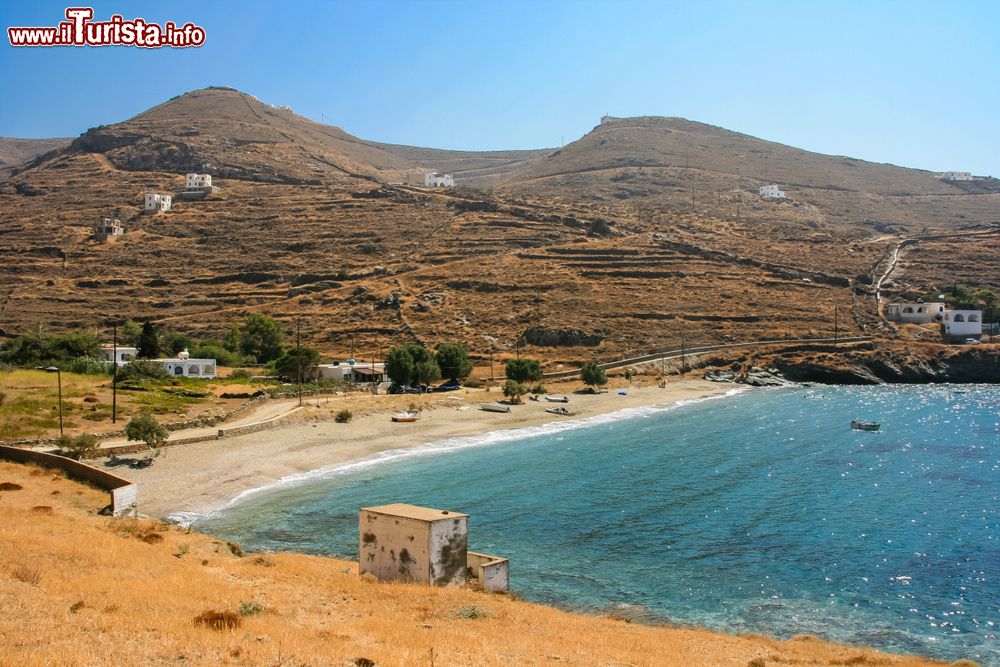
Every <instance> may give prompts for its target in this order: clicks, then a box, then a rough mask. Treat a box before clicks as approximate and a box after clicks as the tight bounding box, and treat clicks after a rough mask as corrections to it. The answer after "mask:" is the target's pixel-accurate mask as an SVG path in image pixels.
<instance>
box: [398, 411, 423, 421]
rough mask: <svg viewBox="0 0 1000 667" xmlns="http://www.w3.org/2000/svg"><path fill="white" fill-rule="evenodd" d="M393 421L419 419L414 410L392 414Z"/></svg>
mask: <svg viewBox="0 0 1000 667" xmlns="http://www.w3.org/2000/svg"><path fill="white" fill-rule="evenodd" d="M392 421H394V422H415V421H417V416H416V415H415V414H413V413H412V412H397V413H396V414H394V415H393V416H392Z"/></svg>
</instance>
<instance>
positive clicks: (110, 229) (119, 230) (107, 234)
mask: <svg viewBox="0 0 1000 667" xmlns="http://www.w3.org/2000/svg"><path fill="white" fill-rule="evenodd" d="M124 233H125V228H124V227H122V223H121V221H120V220H118V218H104V219H103V220H101V221H100V222H98V223H97V224H95V225H94V240H95V241H114V240H115V239H117V238H118V237H119V236H121V235H122V234H124Z"/></svg>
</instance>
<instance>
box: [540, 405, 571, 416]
mask: <svg viewBox="0 0 1000 667" xmlns="http://www.w3.org/2000/svg"><path fill="white" fill-rule="evenodd" d="M545 411H546V412H548V413H550V414H553V415H562V416H564V417H567V416H569V415H571V414H573V413H572V412H570V411H569V410H567V409H566V408H564V407H562V406H561V405H560V406H559V407H558V408H545Z"/></svg>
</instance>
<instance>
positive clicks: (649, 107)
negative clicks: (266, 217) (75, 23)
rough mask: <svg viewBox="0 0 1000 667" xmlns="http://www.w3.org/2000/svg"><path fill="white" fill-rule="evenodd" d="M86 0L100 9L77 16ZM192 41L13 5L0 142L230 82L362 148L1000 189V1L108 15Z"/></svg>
mask: <svg viewBox="0 0 1000 667" xmlns="http://www.w3.org/2000/svg"><path fill="white" fill-rule="evenodd" d="M73 4H84V3H73ZM92 4H93V6H94V11H95V17H96V18H97V19H102V20H106V19H108V18H109V17H110V16H111V14H113V13H120V14H122V15H124V17H125V18H126V19H132V18H135V17H137V16H138V17H142V18H144V19H146V20H147V21H150V22H156V23H160V24H162V23H164V22H166V21H168V20H172V21H174V22H176V23H178V24H183V23H185V22H187V21H191V22H193V23H195V24H197V25H200V26H202V27H204V28H205V30H206V33H207V41H206V43H205V45H204V46H202V47H200V48H196V49H184V50H171V49H156V50H142V49H138V48H134V47H105V48H68V47H62V48H51V49H42V48H22V49H14V48H12V47H11V46H10V45H9V43H8V41H7V36H6V28H7V27H9V26H12V25H13V26H32V25H37V26H50V25H56V24H57V23H58V21H59V20H61V19H62V18H63V12H64V10H65V7H66V4H64V3H53V2H49V1H48V0H38V1H35V2H31V3H22V2H14V1H12V0H0V18H2V23H3V27H4V34H3V39H2V44H3V45H2V46H0V76H2V82H3V87H2V88H0V91H2V92H0V98H2V101H0V136H17V137H49V136H75V135H78V134H79V133H81V132H83V131H84V130H86V129H87V128H88V127H92V126H95V125H99V124H107V123H113V122H117V121H121V120H124V119H126V118H129V117H130V116H133V115H135V114H137V113H140V112H141V111H143V110H145V109H147V108H149V107H150V106H153V105H156V104H159V103H161V102H163V101H165V100H166V99H168V98H170V97H172V96H174V95H177V94H179V93H183V92H186V91H189V90H193V89H196V88H202V87H204V86H209V85H227V86H232V87H234V88H238V89H240V90H242V91H244V92H247V93H250V94H253V95H256V96H257V97H259V98H260V99H261V100H263V101H265V102H269V103H272V104H287V105H289V106H291V107H292V108H293V109H294V110H295V111H296V112H297V113H300V114H302V115H304V116H307V117H309V118H313V119H315V120H320V119H321V118H324V119H325V120H326V122H327V123H331V124H334V125H337V126H339V127H342V128H344V129H345V130H347V131H348V132H351V133H352V134H355V135H358V136H360V137H363V138H365V139H372V140H378V141H386V142H393V143H403V144H411V145H419V146H433V147H438V148H455V149H503V148H542V147H551V146H558V145H559V143H560V141H561V139H562V138H565V141H566V142H567V143H568V142H570V141H572V140H574V139H576V138H578V137H580V136H582V135H583V134H585V133H586V132H587V131H589V130H590V129H591V128H592V127H593V126H594V125H596V124H597V122H598V119H599V117H600V116H601V114H603V113H610V114H612V115H616V116H631V115H659V116H682V117H685V118H690V119H692V120H698V121H702V122H707V123H712V124H715V125H720V126H722V127H725V128H728V129H732V130H736V131H740V132H745V133H747V134H752V135H755V136H758V137H761V138H765V139H770V140H773V141H779V142H781V143H786V144H790V145H794V146H798V147H801V148H806V149H809V150H815V151H819V152H823V153H833V154H843V155H850V156H853V157H859V158H863V159H867V160H874V161H878V162H892V163H895V164H900V165H904V166H909V167H919V168H924V169H932V170H946V169H954V170H961V171H973V172H975V173H977V174H983V175H994V176H1000V122H998V121H1000V1H995V0H984V1H979V2H976V1H972V0H968V1H964V2H963V1H955V2H951V1H949V2H943V1H941V2H919V1H898V2H888V1H881V2H880V1H878V0H872V1H869V2H861V1H858V2H848V1H844V2H835V1H831V0H828V1H821V0H801V1H798V2H768V1H766V0H761V1H759V2H710V1H706V2H693V1H685V2H666V1H663V2H628V1H624V0H622V1H612V0H606V1H592V2H584V1H577V2H561V1H556V0H534V1H533V2H532V1H528V2H514V1H504V0H494V1H492V2H486V1H472V0H470V1H469V2H444V1H419V0H409V1H388V0H384V1H378V0H369V1H365V0H353V1H352V2H334V1H332V0H331V1H328V2H306V1H286V2H277V1H274V2H266V1H254V0H249V1H244V2H224V1H222V0H217V1H212V2H204V1H199V2H192V1H184V0H177V1H173V2H161V3H154V2H136V1H131V0H118V1H117V2H104V1H103V0H101V1H97V2H94V3H92Z"/></svg>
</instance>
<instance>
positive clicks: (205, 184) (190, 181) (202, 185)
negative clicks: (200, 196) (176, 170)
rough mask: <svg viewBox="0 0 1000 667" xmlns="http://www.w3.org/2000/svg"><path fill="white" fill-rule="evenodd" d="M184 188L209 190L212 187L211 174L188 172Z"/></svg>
mask: <svg viewBox="0 0 1000 667" xmlns="http://www.w3.org/2000/svg"><path fill="white" fill-rule="evenodd" d="M184 189H185V190H211V189H212V175H211V174H188V175H187V178H186V179H185V180H184Z"/></svg>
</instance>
